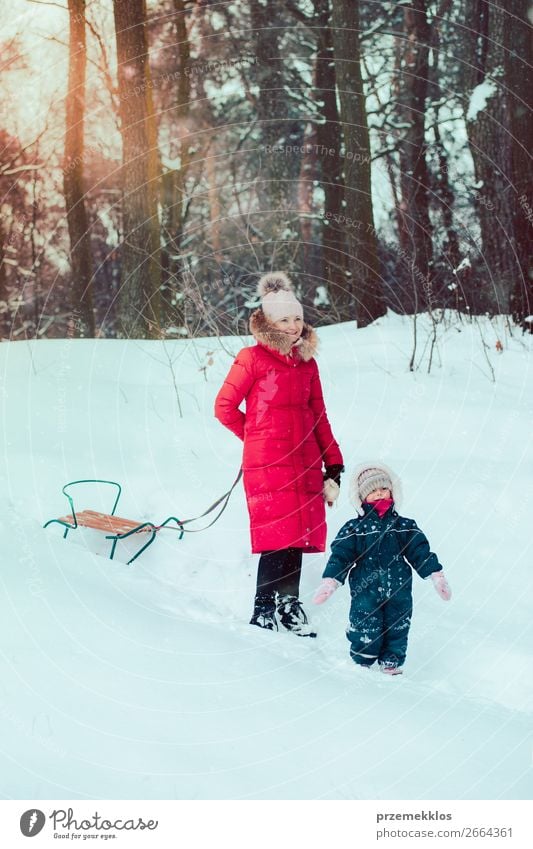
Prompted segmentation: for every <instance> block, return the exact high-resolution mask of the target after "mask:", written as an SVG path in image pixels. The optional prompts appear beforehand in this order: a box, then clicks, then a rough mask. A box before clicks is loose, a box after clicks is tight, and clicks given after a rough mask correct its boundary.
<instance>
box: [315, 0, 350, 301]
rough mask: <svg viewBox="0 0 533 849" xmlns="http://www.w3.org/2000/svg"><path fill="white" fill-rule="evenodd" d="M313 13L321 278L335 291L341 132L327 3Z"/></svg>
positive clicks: (340, 247) (339, 262)
mask: <svg viewBox="0 0 533 849" xmlns="http://www.w3.org/2000/svg"><path fill="white" fill-rule="evenodd" d="M315 12H316V14H317V16H318V21H319V25H320V32H319V40H318V51H317V60H316V75H315V91H316V97H317V99H319V100H320V101H321V102H322V104H323V105H322V108H321V110H320V111H321V113H322V118H323V121H322V123H320V124H318V126H317V128H316V143H317V145H318V147H319V149H320V150H327V151H328V153H327V155H323V156H322V157H319V159H320V162H321V165H322V188H323V190H324V224H323V229H322V253H323V258H324V278H325V282H326V284H327V287H328V289H330V290H331V289H335V287H336V290H337V291H339V289H341V290H342V288H343V287H344V286H345V284H346V281H347V277H346V271H347V262H346V259H347V257H346V240H345V238H344V228H343V227H342V226H341V224H340V221H341V218H340V216H341V214H342V203H343V198H344V183H343V179H342V158H341V145H342V131H341V123H340V116H339V110H338V107H337V92H336V80H335V57H334V55H333V37H332V32H331V25H330V14H331V8H330V0H315Z"/></svg>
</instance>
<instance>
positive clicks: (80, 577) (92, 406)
mask: <svg viewBox="0 0 533 849" xmlns="http://www.w3.org/2000/svg"><path fill="white" fill-rule="evenodd" d="M449 319H450V327H449V328H448V329H447V331H446V332H441V333H440V339H439V344H438V350H437V351H436V352H435V355H434V358H433V359H434V362H433V366H432V369H431V372H430V374H429V375H428V374H427V373H426V372H427V356H428V350H427V349H426V351H425V353H424V355H423V362H422V363H421V366H420V368H419V369H418V370H417V371H415V372H413V373H410V372H409V370H408V362H409V356H410V350H411V344H412V322H411V320H410V319H409V318H400V317H398V316H391V315H389V316H387V317H386V318H384V319H382V320H380V321H378V322H376V323H375V324H374V325H372V326H371V327H369V328H366V329H364V330H356V329H355V327H354V326H353V325H352V324H344V325H340V326H335V327H328V328H324V329H322V330H320V333H319V335H320V339H321V352H320V355H319V364H320V370H321V375H322V382H323V385H324V390H325V395H326V401H327V406H328V412H329V416H330V420H331V422H332V425H333V429H334V432H335V434H336V436H337V438H338V439H339V442H340V444H341V447H342V448H343V451H344V454H345V460H346V465H347V467H348V470H349V469H350V467H352V466H354V465H355V464H356V463H358V462H360V461H366V460H367V459H370V460H372V459H374V460H375V459H377V458H379V459H382V460H383V461H385V462H388V463H389V464H390V465H391V466H392V467H393V468H394V469H395V470H397V471H398V473H399V474H400V475H401V477H402V479H403V484H404V505H403V512H404V514H405V515H407V516H412V517H414V518H415V519H416V520H417V521H418V523H419V524H420V526H421V527H422V528H423V530H424V531H425V532H426V533H427V535H428V537H429V539H430V542H431V545H432V547H433V549H434V550H435V551H436V552H437V554H438V555H439V558H440V560H441V561H442V563H443V564H444V565H445V568H446V571H447V573H448V577H449V580H450V583H451V585H452V588H453V592H454V596H453V599H452V601H451V602H450V603H449V604H444V603H443V602H442V601H441V600H440V599H439V598H438V597H437V595H436V594H435V593H434V591H433V588H432V586H431V584H430V582H422V581H419V580H418V579H416V578H415V584H414V591H415V614H414V618H413V625H412V630H411V636H410V645H409V652H408V659H407V664H406V668H405V674H404V676H403V677H398V678H395V679H388V678H387V679H386V678H385V676H380V675H379V673H377V672H376V673H374V672H364V671H361V670H357V669H356V668H355V667H354V666H353V664H351V662H350V660H349V658H348V655H347V649H348V643H347V641H346V638H345V636H344V627H345V624H346V620H347V612H348V591H347V589H344V590H341V591H339V592H338V593H337V594H336V595H335V596H334V597H333V598H332V599H331V600H330V602H329V603H328V604H327V605H324V606H323V607H322V608H314V609H313V610H312V611H311V612H312V616H313V622H314V624H315V625H316V626H317V629H318V630H319V638H318V639H317V640H314V641H313V640H310V641H306V640H302V639H299V638H297V637H294V636H293V635H290V634H273V633H264V632H261V631H260V630H259V629H255V628H252V627H250V626H249V625H247V620H248V618H249V615H250V607H251V601H252V596H253V587H254V577H255V575H254V572H255V562H256V558H255V557H252V556H251V555H250V553H249V541H248V525H247V514H246V507H245V502H244V497H243V492H242V485H239V487H238V488H237V489H236V491H235V492H234V494H233V496H232V498H231V501H230V503H229V506H228V508H227V510H226V512H225V513H224V514H223V515H222V517H221V519H220V520H219V521H218V522H217V523H216V524H215V525H214V526H213V527H212V528H211V529H209V530H207V531H205V532H204V533H200V534H188V535H186V537H185V538H184V539H183V540H181V541H179V540H178V538H177V536H178V535H177V533H176V532H175V531H167V532H162V533H161V535H160V536H159V538H158V539H157V540H156V542H155V543H154V545H153V546H152V547H151V548H150V549H148V551H147V552H146V553H145V554H144V555H143V556H142V557H141V558H140V559H139V560H138V561H136V562H135V563H134V564H133V565H132V566H127V565H125V561H126V560H127V559H128V552H130V556H131V552H132V551H133V543H130V544H129V545H128V547H127V549H126V546H124V547H123V548H122V549H120V550H117V556H116V558H117V559H116V560H115V561H113V562H111V561H109V560H108V559H106V552H107V548H108V543H107V542H106V541H105V540H103V539H102V536H101V535H99V534H98V533H97V532H94V531H79V532H75V533H73V534H71V535H70V537H69V539H68V540H67V541H63V540H62V538H61V531H60V529H59V527H58V526H55V527H54V526H51V527H49V528H48V529H47V530H43V529H42V524H43V522H44V521H45V520H47V519H49V518H52V517H57V516H61V515H65V513H66V512H67V510H66V508H67V504H66V501H65V499H64V497H63V496H62V495H61V486H62V485H63V484H64V483H66V482H67V481H70V480H75V479H79V478H90V477H100V478H105V479H112V480H117V481H120V482H121V483H122V485H123V488H124V490H123V496H122V500H121V503H120V504H119V508H118V510H117V512H118V514H119V515H122V516H126V517H128V518H134V519H139V520H140V519H150V520H156V521H161V520H163V519H164V518H166V517H167V516H168V515H171V514H173V515H177V516H179V517H181V518H187V517H190V516H195V515H198V514H199V513H201V512H202V511H203V510H204V509H206V508H207V507H208V505H209V504H211V502H212V501H214V499H215V498H216V497H218V496H219V495H221V494H222V493H223V492H225V491H226V490H227V489H228V488H229V486H230V484H231V483H232V481H233V479H234V477H235V475H236V473H237V470H238V468H239V462H240V448H241V446H240V443H239V442H238V440H237V439H236V438H235V437H234V436H233V435H232V434H230V433H229V432H227V431H225V430H224V429H223V428H222V427H221V426H220V425H219V424H218V422H217V421H216V420H215V419H214V418H213V415H212V406H213V400H214V397H215V394H216V392H217V390H218V387H219V385H220V382H221V380H222V378H223V376H224V374H225V373H226V372H227V370H228V368H229V366H230V364H231V362H232V354H234V353H236V352H237V350H238V349H239V348H240V347H241V346H242V344H243V343H245V344H248V340H239V339H223V340H215V339H201V340H196V341H195V342H194V343H191V342H187V341H177V342H166V343H160V342H121V341H103V340H100V341H73V340H68V339H67V340H60V341H41V342H37V343H31V344H30V343H25V342H17V343H11V344H2V345H1V346H0V381H1V382H0V392H1V400H2V437H3V440H4V442H3V450H2V468H1V483H2V488H1V494H0V499H1V505H0V506H1V511H0V524H1V528H2V548H3V557H2V569H1V571H0V577H1V593H2V600H1V605H2V616H1V624H0V649H1V655H0V657H1V660H0V663H1V667H0V719H1V723H2V724H1V727H2V732H3V733H2V744H1V752H2V753H1V759H2V769H1V771H0V775H1V778H0V795H1V796H2V798H31V799H53V798H69V799H76V798H100V799H106V798H107V799H120V798H122V799H136V798H139V799H150V798H153V799H297V798H298V799H314V798H316V799H319V798H320V799H387V798H389V799H390V798H392V799H462V798H465V799H482V798H488V799H500V798H501V799H513V798H515V799H526V798H530V797H531V793H532V791H533V781H532V757H533V752H532V740H531V731H530V729H531V717H532V713H533V675H532V671H533V669H532V654H533V648H532V647H533V624H532V616H531V590H532V584H533V578H532V569H531V558H530V555H529V557H528V549H531V546H530V537H531V514H532V511H533V500H532V481H533V476H532V464H531V409H532V406H533V391H532V389H533V385H532V367H531V366H532V359H531V344H530V341H531V340H530V338H529V337H521V336H519V335H518V334H516V335H514V336H512V337H510V336H509V334H508V332H507V331H506V330H505V327H504V324H503V323H499V324H496V323H493V324H490V323H489V322H488V321H487V322H483V323H482V324H481V325H479V326H478V325H477V324H469V323H466V322H458V321H457V319H456V318H455V317H454V316H450V317H449ZM418 331H419V356H422V354H423V348H424V344H425V341H426V339H427V333H428V327H427V324H426V323H425V321H424V320H420V321H419V328H418ZM481 334H482V335H483V337H484V339H485V342H486V344H487V346H488V348H487V352H486V353H484V349H483V344H482V339H481ZM497 339H500V341H501V342H502V344H503V351H502V352H498V351H497V350H496V341H497ZM487 357H488V360H487ZM489 360H490V363H491V364H492V368H493V369H494V372H495V378H496V379H495V382H492V380H491V372H490V366H489ZM169 363H172V364H173V365H172V369H171V367H170V365H169ZM173 374H174V378H173ZM174 379H175V383H174ZM178 397H179V403H180V405H181V408H182V412H183V417H180V409H179V405H178ZM346 492H347V486H346V485H344V488H343V497H342V498H341V502H340V506H339V507H338V508H337V509H333V510H331V511H329V512H328V523H329V533H330V538H331V537H333V536H334V535H335V533H336V531H337V530H338V528H339V527H340V525H341V523H342V522H344V521H345V520H346V519H347V518H348V517H349V516H350V515H351V511H350V506H349V504H348V501H347V498H346ZM103 496H104V493H103V491H102V490H101V489H100V488H98V487H94V488H92V489H91V490H89V488H87V489H85V490H84V491H83V492H81V493H80V499H79V502H80V503H79V505H78V506H79V507H80V508H93V509H103V508H104V507H105V499H104V497H103ZM107 497H108V506H109V504H110V501H111V496H110V493H108V494H107ZM205 521H206V520H203V522H200V523H198V524H199V526H202V525H203V523H204V522H205ZM324 562H325V558H324V556H319V555H314V556H307V557H306V559H305V562H304V575H303V593H302V596H303V598H304V600H306V601H307V602H308V604H307V607H308V609H310V607H311V605H310V597H311V594H312V591H313V589H314V587H315V586H316V585H317V582H318V581H319V578H320V575H321V571H322V568H323V564H324Z"/></svg>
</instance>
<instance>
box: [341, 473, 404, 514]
mask: <svg viewBox="0 0 533 849" xmlns="http://www.w3.org/2000/svg"><path fill="white" fill-rule="evenodd" d="M380 488H383V489H390V491H391V493H392V498H393V500H394V504H395V506H396V507H398V506H399V504H400V502H401V499H402V485H401V482H400V479H399V477H398V475H396V474H395V473H394V472H393V471H392V469H389V467H388V466H386V465H385V463H361V464H360V465H359V466H358V467H357V468H356V469H355V471H354V473H353V475H352V479H351V483H350V500H351V502H352V504H353V506H354V507H355V509H356V510H357V512H358V514H359V515H360V516H362V515H363V514H364V511H363V506H362V505H363V501H364V500H365V498H367V497H368V496H369V495H370V493H371V492H373V491H374V490H375V489H380Z"/></svg>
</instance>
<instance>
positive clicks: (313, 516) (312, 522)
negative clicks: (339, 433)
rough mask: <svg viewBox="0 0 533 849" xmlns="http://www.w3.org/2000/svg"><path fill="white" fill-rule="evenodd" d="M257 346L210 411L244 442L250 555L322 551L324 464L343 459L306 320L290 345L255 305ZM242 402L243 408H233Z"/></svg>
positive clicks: (242, 357) (242, 358)
mask: <svg viewBox="0 0 533 849" xmlns="http://www.w3.org/2000/svg"><path fill="white" fill-rule="evenodd" d="M250 329H251V331H252V333H253V335H254V337H255V339H256V341H257V344H256V345H254V346H252V347H250V348H243V349H242V351H240V352H239V353H238V354H237V357H236V358H235V360H234V363H233V365H232V367H231V369H230V371H229V374H228V376H227V377H226V379H225V381H224V384H223V386H222V388H221V390H220V392H219V393H218V395H217V398H216V401H215V416H216V417H217V419H218V420H219V421H220V422H222V424H223V425H225V426H226V427H227V428H229V429H230V430H231V431H233V433H235V434H236V435H237V436H238V437H239V438H240V439H242V440H243V441H244V451H243V461H242V468H243V479H244V489H245V493H246V500H247V504H248V512H249V514H250V533H251V539H252V552H253V553H257V552H261V551H269V550H272V549H282V548H289V547H294V548H302V549H303V550H304V552H312V551H324V549H325V545H326V521H325V508H324V497H323V476H322V464H323V463H324V465H328V466H329V465H333V464H335V463H339V464H342V462H343V461H342V455H341V452H340V450H339V446H338V444H337V443H336V441H335V439H334V437H333V434H332V432H331V427H330V424H329V421H328V418H327V415H326V409H325V406H324V399H323V397H322V387H321V385H320V377H319V375H318V366H317V364H316V360H315V359H314V354H315V351H316V347H317V342H318V340H317V337H316V333H315V331H314V330H313V329H312V328H311V327H309V326H308V325H306V324H304V329H303V332H302V336H301V341H300V342H299V343H298V344H297V345H296V346H292V348H291V345H292V343H291V341H290V339H288V337H287V335H286V334H283V333H281V332H280V331H278V330H277V329H276V328H274V327H272V325H270V324H269V323H268V322H267V320H266V319H265V317H264V314H263V312H262V310H256V312H255V313H253V315H252V317H251V320H250ZM244 399H246V413H244V412H242V410H240V409H239V405H240V404H241V402H242V401H243V400H244Z"/></svg>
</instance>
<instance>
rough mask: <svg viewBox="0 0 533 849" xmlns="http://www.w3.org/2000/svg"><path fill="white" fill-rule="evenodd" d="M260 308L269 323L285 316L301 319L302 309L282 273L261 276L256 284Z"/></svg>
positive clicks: (274, 272)
mask: <svg viewBox="0 0 533 849" xmlns="http://www.w3.org/2000/svg"><path fill="white" fill-rule="evenodd" d="M257 294H258V295H259V297H260V298H261V308H262V310H263V312H264V314H265V316H266V317H267V319H269V321H272V322H274V321H279V320H280V318H285V317H286V316H295V315H298V316H300V318H303V315H304V311H303V307H302V305H301V303H300V301H299V300H298V298H297V297H296V295H295V294H294V286H293V285H292V283H291V281H290V279H289V278H288V277H287V275H286V274H285V273H284V272H283V271H269V273H268V274H263V276H262V277H261V278H260V280H259V283H258V284H257Z"/></svg>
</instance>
